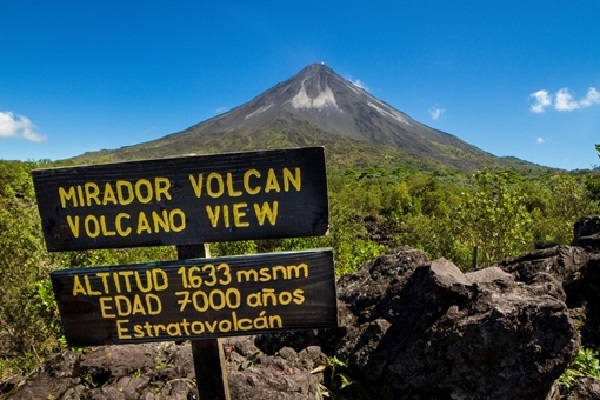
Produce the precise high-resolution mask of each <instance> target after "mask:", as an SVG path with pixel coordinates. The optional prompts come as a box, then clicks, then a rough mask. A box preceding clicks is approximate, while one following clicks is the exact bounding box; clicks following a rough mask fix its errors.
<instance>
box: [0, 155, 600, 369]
mask: <svg viewBox="0 0 600 400" xmlns="http://www.w3.org/2000/svg"><path fill="white" fill-rule="evenodd" d="M596 150H597V151H598V154H599V156H600V145H596ZM54 165H55V163H53V162H50V161H27V162H20V161H3V160H0V286H1V288H0V381H5V380H6V379H7V378H8V377H10V376H15V375H22V374H26V373H27V372H29V371H31V370H32V369H33V368H34V367H35V366H36V365H38V364H39V363H40V362H41V361H43V360H44V358H45V357H46V356H47V355H49V354H51V353H53V352H57V351H61V350H64V349H65V348H66V343H65V341H64V337H63V334H62V331H61V325H60V317H59V313H58V309H57V307H56V303H55V301H54V297H53V293H52V285H51V282H50V280H49V273H50V272H52V271H54V270H58V269H65V268H72V267H85V266H99V265H121V264H132V263H139V262H149V261H159V260H170V259H175V258H176V256H177V254H176V251H175V248H173V247H145V248H135V249H112V250H88V251H73V252H60V253H49V252H47V251H46V247H45V244H44V238H43V235H42V229H41V223H40V218H39V213H38V209H37V204H36V200H35V195H34V189H33V183H32V178H31V171H32V170H34V169H36V168H46V167H51V166H54ZM595 171H596V172H594V171H591V170H585V171H572V172H565V171H553V172H547V173H544V174H537V173H536V174H531V175H526V174H523V173H517V172H515V171H513V170H502V171H488V170H482V171H479V172H476V173H464V172H448V171H433V172H422V171H418V170H411V169H408V168H386V167H377V166H373V167H368V168H337V169H335V168H331V169H330V171H329V172H328V192H329V209H330V228H329V233H328V235H326V236H322V237H310V238H289V239H280V240H261V241H240V242H221V243H212V244H211V245H210V249H211V253H212V255H213V256H215V255H216V256H218V255H234V254H248V253H266V252H276V251H285V250H299V249H309V248H316V247H332V248H333V249H334V254H335V268H336V274H338V275H342V274H345V273H349V272H353V271H356V270H357V269H358V268H360V267H361V265H363V264H364V263H365V262H366V261H369V260H373V259H374V258H376V257H377V256H379V255H380V254H383V253H384V252H385V251H386V248H387V247H388V246H410V247H414V248H419V249H422V250H424V251H425V252H426V253H427V254H428V255H429V257H430V258H431V259H436V258H440V257H444V258H447V259H449V260H451V261H452V262H454V263H455V264H456V265H457V266H459V267H460V268H461V269H463V270H464V271H467V270H470V269H473V268H477V267H480V266H484V265H486V264H487V263H490V262H492V261H495V260H500V259H503V258H506V257H507V256H511V255H517V254H520V253H523V252H527V251H531V250H534V249H535V248H541V247H548V246H554V245H568V244H570V243H571V241H572V239H573V225H574V223H575V221H577V220H578V219H580V218H581V217H582V216H584V215H598V214H600V174H599V173H598V172H597V170H595Z"/></svg>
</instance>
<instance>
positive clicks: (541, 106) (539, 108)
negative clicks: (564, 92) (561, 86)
mask: <svg viewBox="0 0 600 400" xmlns="http://www.w3.org/2000/svg"><path fill="white" fill-rule="evenodd" d="M529 98H530V99H531V98H533V99H534V103H533V105H532V106H531V107H530V108H529V110H530V111H531V112H532V113H536V114H541V113H543V112H544V111H546V107H549V106H551V105H552V98H551V97H550V94H549V93H548V92H547V91H546V90H544V89H542V90H538V91H537V92H535V93H531V94H530V95H529Z"/></svg>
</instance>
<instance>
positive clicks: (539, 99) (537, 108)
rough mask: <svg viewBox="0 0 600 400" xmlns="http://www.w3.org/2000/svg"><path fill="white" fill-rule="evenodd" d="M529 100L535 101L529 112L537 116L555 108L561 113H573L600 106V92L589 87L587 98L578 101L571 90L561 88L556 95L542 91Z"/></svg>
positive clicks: (531, 96) (531, 95) (532, 95)
mask: <svg viewBox="0 0 600 400" xmlns="http://www.w3.org/2000/svg"><path fill="white" fill-rule="evenodd" d="M529 98H530V99H533V100H534V103H533V104H532V105H531V107H530V108H529V111H531V112H532V113H536V114H541V113H543V112H545V111H546V108H548V107H553V108H554V109H555V110H556V111H560V112H571V111H575V110H577V109H579V108H585V107H591V106H593V105H595V104H600V92H598V91H597V90H596V88H594V87H589V88H588V91H587V94H586V96H585V97H584V98H583V99H581V100H577V99H576V98H575V96H574V95H573V94H572V93H571V90H570V89H569V88H561V89H559V90H558V92H556V93H554V95H550V93H549V92H548V91H546V90H544V89H541V90H538V91H537V92H535V93H532V94H530V95H529Z"/></svg>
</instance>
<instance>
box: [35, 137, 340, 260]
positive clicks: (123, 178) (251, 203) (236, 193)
mask: <svg viewBox="0 0 600 400" xmlns="http://www.w3.org/2000/svg"><path fill="white" fill-rule="evenodd" d="M33 181H34V186H35V191H36V197H37V201H38V206H39V211H40V216H41V219H42V228H43V231H44V235H45V239H46V246H47V248H48V250H49V251H64V250H79V249H96V248H115V247H138V246H162V245H192V244H198V243H206V242H215V241H231V240H246V239H272V238H282V237H299V236H318V235H323V234H325V233H326V231H327V228H328V224H329V221H328V202H327V178H326V171H325V156H324V149H323V148H322V147H305V148H297V149H282V150H273V151H259V152H248V153H230V154H216V155H203V156H185V157H177V158H164V159H158V160H143V161H128V162H121V163H112V164H101V165H90V166H77V167H61V168H47V169H39V170H35V171H33Z"/></svg>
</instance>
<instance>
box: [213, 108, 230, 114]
mask: <svg viewBox="0 0 600 400" xmlns="http://www.w3.org/2000/svg"><path fill="white" fill-rule="evenodd" d="M227 111H229V108H227V107H219V108H217V109H216V110H215V112H216V113H217V114H223V113H226V112H227Z"/></svg>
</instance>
